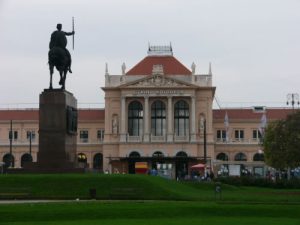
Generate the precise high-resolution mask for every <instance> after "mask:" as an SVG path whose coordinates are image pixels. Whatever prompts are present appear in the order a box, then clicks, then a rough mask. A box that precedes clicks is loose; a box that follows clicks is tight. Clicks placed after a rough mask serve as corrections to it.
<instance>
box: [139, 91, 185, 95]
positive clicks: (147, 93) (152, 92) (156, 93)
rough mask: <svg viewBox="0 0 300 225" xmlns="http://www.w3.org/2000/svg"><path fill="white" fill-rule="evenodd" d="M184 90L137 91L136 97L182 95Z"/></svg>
mask: <svg viewBox="0 0 300 225" xmlns="http://www.w3.org/2000/svg"><path fill="white" fill-rule="evenodd" d="M182 94H183V91H182V90H136V91H135V92H134V95H137V96H145V95H152V96H153V95H182Z"/></svg>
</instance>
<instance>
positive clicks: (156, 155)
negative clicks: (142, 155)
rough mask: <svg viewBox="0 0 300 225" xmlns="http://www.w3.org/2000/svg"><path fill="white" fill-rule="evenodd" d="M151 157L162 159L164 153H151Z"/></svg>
mask: <svg viewBox="0 0 300 225" xmlns="http://www.w3.org/2000/svg"><path fill="white" fill-rule="evenodd" d="M152 157H164V153H162V152H160V151H156V152H154V153H153V155H152Z"/></svg>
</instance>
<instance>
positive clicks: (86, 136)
mask: <svg viewBox="0 0 300 225" xmlns="http://www.w3.org/2000/svg"><path fill="white" fill-rule="evenodd" d="M79 138H80V142H84V143H86V142H88V141H89V131H88V130H81V131H80V132H79Z"/></svg>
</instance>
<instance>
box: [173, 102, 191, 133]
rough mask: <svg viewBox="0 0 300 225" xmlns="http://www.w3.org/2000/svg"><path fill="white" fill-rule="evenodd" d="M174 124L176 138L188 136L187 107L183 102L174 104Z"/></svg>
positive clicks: (188, 116) (188, 120)
mask: <svg viewBox="0 0 300 225" xmlns="http://www.w3.org/2000/svg"><path fill="white" fill-rule="evenodd" d="M174 124H175V126H174V128H175V134H176V135H177V136H187V135H188V134H189V127H190V126H189V125H190V114H189V105H188V104H187V103H186V102H185V101H183V100H180V101H178V102H177V103H176V104H175V110H174Z"/></svg>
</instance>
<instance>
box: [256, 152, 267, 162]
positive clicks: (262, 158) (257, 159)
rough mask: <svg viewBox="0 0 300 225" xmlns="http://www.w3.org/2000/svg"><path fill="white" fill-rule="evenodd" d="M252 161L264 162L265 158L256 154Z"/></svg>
mask: <svg viewBox="0 0 300 225" xmlns="http://www.w3.org/2000/svg"><path fill="white" fill-rule="evenodd" d="M253 161H265V156H264V154H262V153H261V154H260V153H256V154H255V155H254V156H253Z"/></svg>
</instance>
